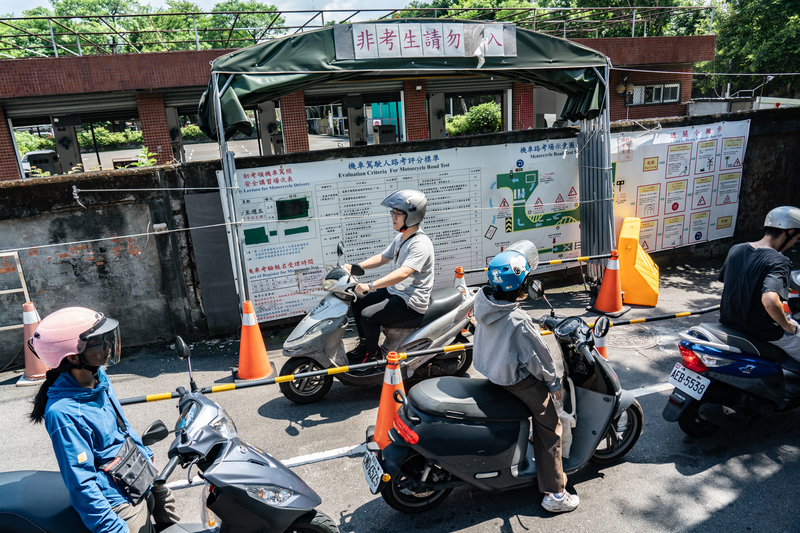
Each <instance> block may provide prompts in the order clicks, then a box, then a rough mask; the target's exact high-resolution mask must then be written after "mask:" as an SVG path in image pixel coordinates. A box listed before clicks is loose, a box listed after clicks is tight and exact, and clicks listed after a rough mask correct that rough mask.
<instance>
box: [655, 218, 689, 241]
mask: <svg viewBox="0 0 800 533" xmlns="http://www.w3.org/2000/svg"><path fill="white" fill-rule="evenodd" d="M683 220H684V216H683V215H679V216H675V217H666V218H664V230H663V231H662V233H661V248H677V247H678V246H681V245H682V244H683Z"/></svg>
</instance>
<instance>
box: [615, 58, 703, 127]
mask: <svg viewBox="0 0 800 533" xmlns="http://www.w3.org/2000/svg"><path fill="white" fill-rule="evenodd" d="M643 68H645V67H643ZM662 69H663V70H667V71H672V72H685V74H667V73H664V74H659V73H655V72H629V71H625V70H613V71H611V84H610V85H611V108H610V109H611V120H612V121H615V120H626V119H633V120H638V119H641V118H660V117H676V116H683V115H685V114H686V102H688V101H689V99H690V98H691V97H692V73H693V72H694V68H692V67H687V66H686V65H659V66H658V67H652V66H650V67H646V68H645V70H662ZM624 78H627V82H630V83H633V84H634V85H648V84H652V83H675V82H680V84H681V100H680V103H674V104H648V105H637V106H629V107H625V99H624V98H623V97H621V96H619V95H618V94H617V91H616V87H617V85H619V84H621V83H622V80H623V79H624ZM627 82H626V83H627Z"/></svg>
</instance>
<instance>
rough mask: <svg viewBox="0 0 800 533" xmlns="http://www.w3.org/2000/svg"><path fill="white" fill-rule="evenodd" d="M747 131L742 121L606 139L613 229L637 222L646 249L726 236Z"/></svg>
mask: <svg viewBox="0 0 800 533" xmlns="http://www.w3.org/2000/svg"><path fill="white" fill-rule="evenodd" d="M749 133H750V121H749V120H743V121H738V122H719V123H714V124H703V125H698V126H686V127H682V128H669V129H663V130H660V131H658V132H644V133H635V132H633V133H622V134H618V135H614V136H612V143H611V145H612V160H613V161H614V167H615V183H616V186H615V187H614V216H615V223H616V227H617V228H619V227H620V224H621V223H622V220H623V218H625V217H639V218H641V219H642V225H641V233H640V235H639V242H640V243H641V245H642V248H644V250H645V251H647V252H656V251H659V250H669V249H672V248H677V247H680V246H689V245H691V244H697V243H701V242H706V241H709V240H714V239H721V238H723V237H730V236H731V235H733V232H734V230H735V229H736V214H737V211H738V208H739V191H740V189H741V183H742V165H743V162H744V154H745V151H746V150H747V139H748V136H749Z"/></svg>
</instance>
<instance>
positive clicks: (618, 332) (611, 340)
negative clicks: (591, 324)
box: [606, 326, 658, 350]
mask: <svg viewBox="0 0 800 533" xmlns="http://www.w3.org/2000/svg"><path fill="white" fill-rule="evenodd" d="M657 344H658V337H657V336H656V335H655V334H654V333H652V332H651V331H650V330H648V329H647V328H646V327H644V326H633V327H631V326H618V328H611V329H610V330H609V332H608V336H607V337H606V346H608V347H609V348H611V347H613V348H621V349H624V350H643V349H646V348H652V347H653V346H656V345H657Z"/></svg>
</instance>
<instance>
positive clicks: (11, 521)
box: [0, 470, 89, 533]
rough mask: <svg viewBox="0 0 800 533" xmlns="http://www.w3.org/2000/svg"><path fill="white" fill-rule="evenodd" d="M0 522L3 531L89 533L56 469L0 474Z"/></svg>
mask: <svg viewBox="0 0 800 533" xmlns="http://www.w3.org/2000/svg"><path fill="white" fill-rule="evenodd" d="M34 494H36V495H42V497H31V496H32V495H34ZM45 494H46V496H45ZM0 524H2V528H0V529H2V531H3V532H4V533H30V532H31V531H40V532H43V533H58V532H62V531H69V532H70V533H89V530H88V529H87V528H86V526H85V525H84V524H83V521H82V520H81V518H80V516H79V515H78V512H77V511H76V510H75V508H74V507H72V503H71V502H70V501H69V492H67V487H65V486H64V481H63V479H62V478H61V474H60V473H59V472H41V471H34V470H23V471H19V472H2V473H0Z"/></svg>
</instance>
